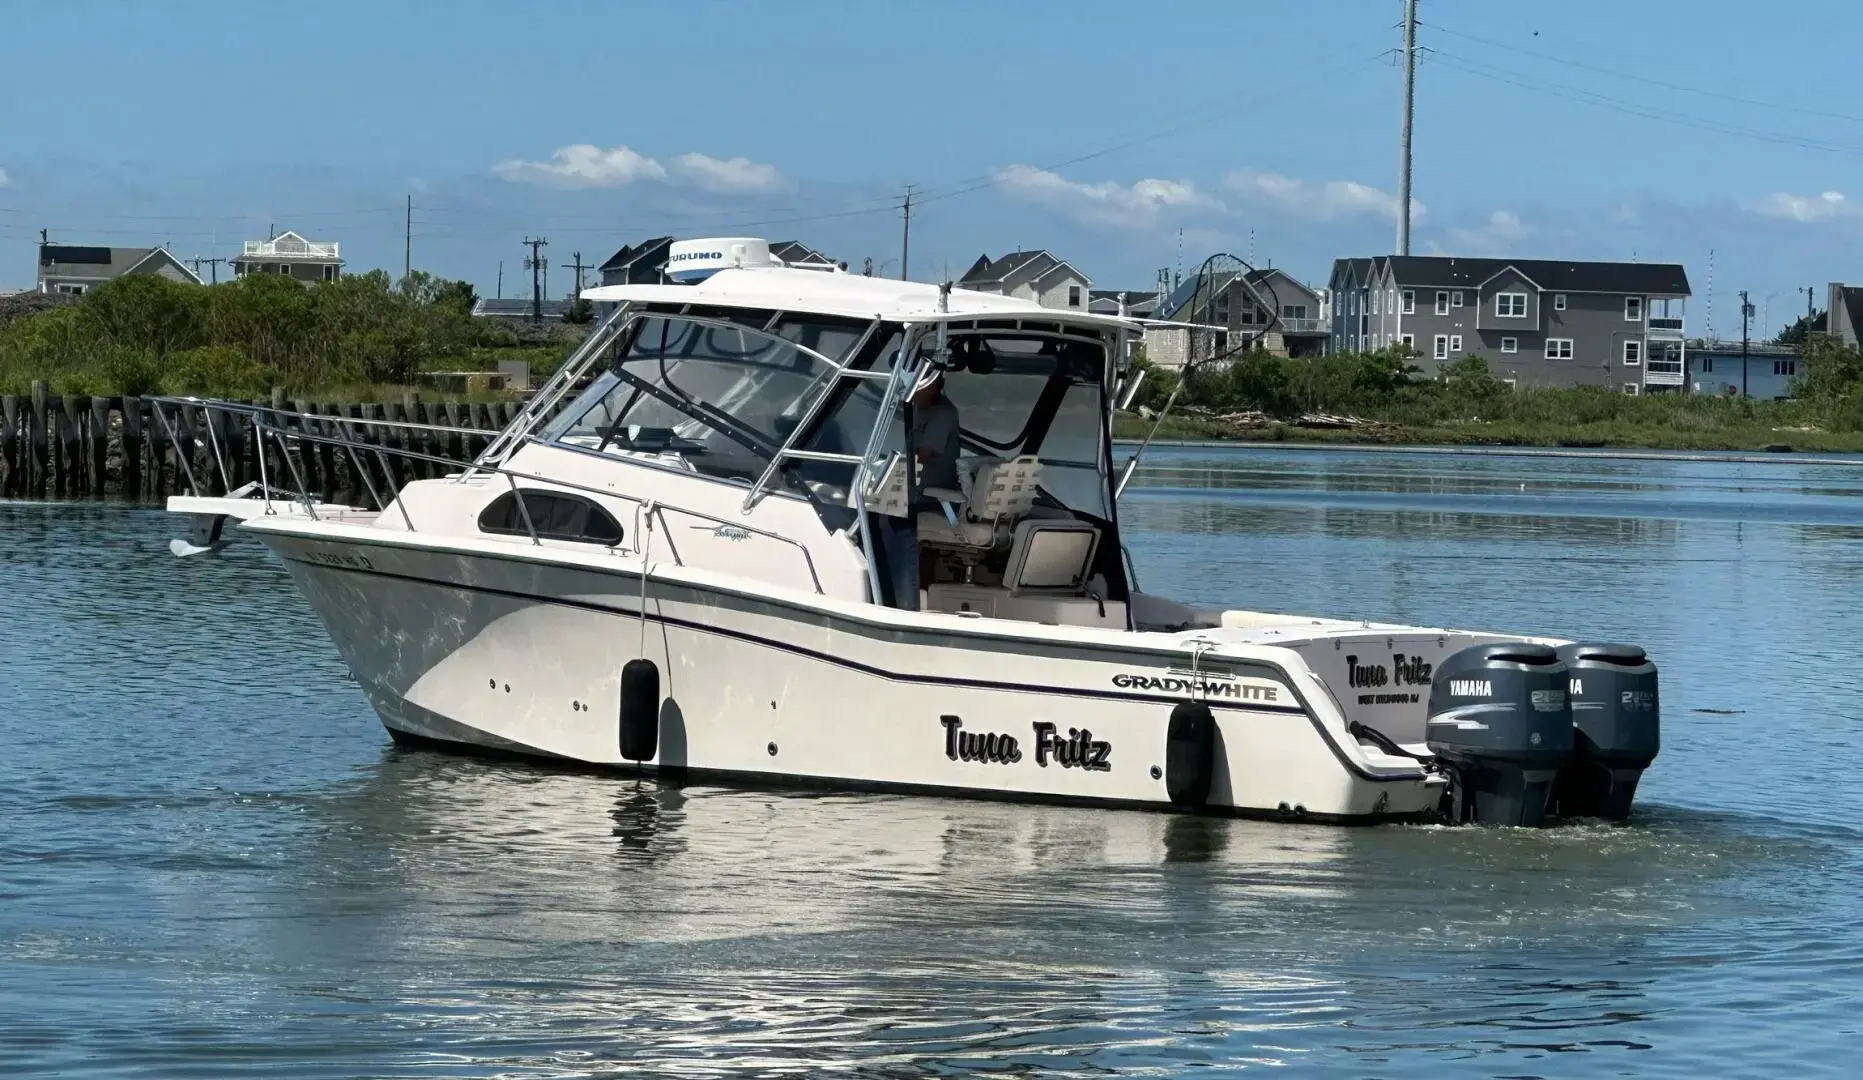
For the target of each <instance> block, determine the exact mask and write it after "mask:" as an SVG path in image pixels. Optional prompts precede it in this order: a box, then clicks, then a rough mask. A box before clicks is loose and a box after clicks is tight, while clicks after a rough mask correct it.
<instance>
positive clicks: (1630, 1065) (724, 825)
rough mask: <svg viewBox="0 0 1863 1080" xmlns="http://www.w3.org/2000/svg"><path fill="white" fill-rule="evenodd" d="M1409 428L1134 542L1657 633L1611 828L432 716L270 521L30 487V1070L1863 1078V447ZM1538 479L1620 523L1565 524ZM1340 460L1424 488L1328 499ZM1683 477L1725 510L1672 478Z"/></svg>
mask: <svg viewBox="0 0 1863 1080" xmlns="http://www.w3.org/2000/svg"><path fill="white" fill-rule="evenodd" d="M1392 457H1393V455H1376V454H1362V455H1361V454H1350V455H1338V456H1333V455H1302V454H1299V453H1293V452H1287V453H1280V454H1275V453H1265V454H1264V453H1254V452H1250V453H1243V452H1233V453H1229V454H1213V453H1211V452H1208V451H1194V452H1193V451H1170V452H1166V453H1164V454H1162V455H1160V458H1159V462H1160V464H1159V465H1158V466H1157V472H1158V476H1162V477H1163V479H1159V478H1158V476H1154V474H1153V472H1152V471H1151V470H1150V469H1149V468H1148V470H1147V471H1145V472H1142V473H1141V474H1140V480H1139V483H1140V484H1145V485H1149V486H1148V487H1145V488H1136V489H1135V490H1134V492H1133V493H1132V497H1131V498H1130V500H1129V501H1128V502H1127V503H1125V504H1124V505H1123V506H1122V519H1123V521H1124V524H1125V526H1126V528H1127V530H1128V533H1129V537H1128V538H1129V540H1130V543H1131V547H1132V550H1133V555H1134V558H1135V561H1136V562H1137V564H1138V567H1139V571H1140V574H1141V576H1142V578H1143V579H1144V581H1145V582H1146V584H1147V586H1148V587H1149V588H1151V589H1153V590H1155V591H1160V592H1165V593H1170V594H1174V595H1180V596H1183V597H1185V598H1187V599H1192V600H1196V601H1198V602H1203V603H1211V604H1222V605H1229V604H1233V605H1243V606H1249V607H1256V608H1265V609H1269V610H1297V611H1311V612H1315V613H1323V614H1339V615H1356V616H1361V617H1367V618H1400V619H1406V620H1416V621H1425V622H1434V623H1438V624H1447V625H1478V626H1492V627H1498V628H1504V629H1524V630H1541V631H1546V632H1551V633H1560V634H1566V635H1572V636H1597V637H1612V638H1625V639H1629V640H1634V641H1639V642H1641V643H1643V644H1645V645H1647V646H1648V647H1650V648H1651V650H1652V651H1653V652H1654V653H1655V655H1656V656H1657V658H1658V660H1659V662H1660V663H1661V664H1662V667H1663V678H1664V687H1663V691H1664V698H1665V702H1666V705H1667V710H1666V711H1667V714H1668V716H1667V723H1666V725H1665V731H1664V747H1663V753H1662V757H1661V758H1659V759H1658V762H1657V764H1656V767H1655V769H1654V770H1652V772H1651V773H1650V774H1649V776H1648V777H1647V778H1646V780H1645V783H1644V788H1645V801H1644V803H1643V805H1642V809H1641V810H1640V812H1639V814H1638V816H1637V819H1636V820H1635V821H1634V822H1633V824H1631V825H1630V826H1628V827H1624V828H1609V827H1603V826H1597V825H1579V826H1572V827H1566V828H1559V829H1552V830H1542V831H1508V830H1479V829H1441V828H1420V827H1419V828H1378V829H1363V830H1342V829H1327V828H1317V827H1302V826H1287V825H1275V824H1262V823H1252V822H1235V821H1226V820H1220V819H1209V818H1198V817H1182V816H1170V815H1161V814H1143V813H1130V812H1086V811H1080V810H1068V809H1055V808H1047V807H1026V806H1008V805H998V804H990V803H979V802H965V801H957V800H941V799H923V798H907V797H888V796H861V795H836V794H797V793H769V792H756V791H742V790H733V789H726V788H719V787H709V786H700V785H689V786H665V785H657V784H645V783H640V782H637V781H633V780H622V779H615V778H610V777H604V776H600V775H588V774H582V773H564V772H559V771H554V770H551V769H547V768H541V767H536V766H532V765H524V764H511V763H500V762H487V761H481V760H473V759H464V758H458V757H451V756H447V755H441V754H436V753H432V752H426V751H410V750H402V749H397V748H395V747H393V746H391V745H389V744H388V743H387V742H386V740H385V739H384V737H383V735H382V733H381V730H380V727H379V725H378V724H377V723H376V721H375V720H374V718H373V717H372V716H371V715H370V714H369V712H368V711H367V708H366V706H365V705H364V703H363V702H362V699H361V695H360V694H359V693H358V691H357V690H356V687H355V686H354V684H353V683H351V682H349V681H348V680H347V679H346V678H345V676H344V672H343V667H342V665H341V663H340V662H339V661H338V660H337V658H336V657H335V655H334V651H333V650H332V649H331V648H330V647H329V646H328V644H327V642H326V641H325V639H324V637H323V634H322V631H321V629H320V627H318V625H317V624H316V621H315V619H314V617H313V616H312V615H311V614H310V613H309V612H308V610H307V608H306V607H305V605H304V604H303V603H302V602H301V601H300V600H299V599H298V598H297V597H296V596H295V595H294V594H293V593H291V592H290V590H289V588H288V586H287V584H286V581H285V576H284V574H283V572H282V571H281V570H280V569H279V568H278V567H277V566H276V564H274V563H273V562H271V561H270V560H269V559H268V558H267V557H266V556H264V555H263V554H262V552H260V551H259V550H258V549H256V548H255V547H253V546H251V545H238V546H235V547H234V548H233V549H230V550H229V551H228V552H227V553H226V555H225V556H223V557H221V558H220V559H218V560H207V561H205V562H203V561H199V560H191V561H187V562H178V561H176V560H174V559H172V558H171V557H169V556H168V555H167V553H166V551H165V550H164V543H165V539H166V536H167V535H168V532H169V529H170V526H169V525H168V524H167V523H166V522H164V521H162V520H161V519H160V517H159V515H154V514H149V513H145V512H140V511H125V510H122V509H119V508H111V507H100V506H74V507H60V506H14V505H3V504H0V575H4V576H5V580H6V581H7V583H8V585H9V586H11V588H10V589H9V590H8V593H7V595H8V597H9V603H10V605H11V609H10V612H9V621H8V622H7V623H5V624H4V625H5V626H6V627H10V628H13V629H14V630H15V631H20V630H21V628H30V629H29V631H26V632H7V631H5V630H0V677H4V678H5V679H6V680H8V682H7V683H6V688H7V691H8V695H9V707H8V708H6V709H0V739H3V740H4V742H5V745H6V746H7V747H8V748H9V755H8V757H7V759H6V761H5V763H4V764H3V765H0V821H4V822H6V824H7V828H6V829H5V830H4V832H0V1075H31V1074H46V1073H54V1072H58V1073H63V1074H68V1075H97V1076H103V1075H111V1076H116V1075H133V1074H155V1075H175V1076H189V1077H192V1076H209V1075H226V1076H250V1075H256V1074H264V1075H268V1076H269V1075H299V1076H355V1075H369V1076H417V1075H418V1076H590V1075H636V1074H660V1075H693V1076H718V1075H769V1074H773V1073H790V1074H795V1075H815V1074H820V1073H824V1072H832V1071H846V1072H851V1073H857V1074H860V1075H885V1076H902V1077H904V1076H951V1075H972V1074H978V1073H1035V1072H1040V1073H1044V1074H1046V1073H1054V1074H1059V1075H1083V1076H1084V1075H1104V1074H1106V1073H1107V1072H1109V1071H1113V1072H1144V1073H1149V1074H1154V1075H1174V1074H1180V1073H1186V1072H1190V1071H1192V1070H1199V1069H1202V1068H1206V1067H1209V1066H1230V1067H1246V1066H1249V1065H1268V1064H1276V1065H1291V1066H1295V1067H1296V1068H1297V1069H1299V1070H1301V1074H1302V1075H1306V1074H1313V1075H1339V1076H1364V1075H1380V1076H1396V1077H1413V1076H1414V1077H1422V1076H1435V1075H1439V1074H1441V1073H1443V1072H1445V1071H1450V1072H1456V1073H1462V1072H1466V1073H1469V1074H1471V1075H1490V1076H1551V1075H1575V1076H1591V1075H1599V1074H1605V1073H1610V1074H1620V1075H1622V1074H1629V1075H1650V1074H1658V1073H1670V1074H1692V1075H1696V1076H1716V1075H1729V1074H1734V1073H1738V1074H1754V1073H1762V1074H1775V1073H1778V1072H1781V1071H1789V1072H1790V1073H1791V1074H1792V1075H1802V1074H1807V1073H1809V1074H1818V1073H1821V1072H1822V1073H1830V1074H1833V1075H1838V1074H1846V1075H1847V1071H1848V1064H1849V1063H1848V1052H1849V1050H1850V1048H1851V1047H1852V1046H1854V1045H1855V1044H1856V1039H1857V1036H1858V1026H1859V1023H1858V1021H1857V1020H1856V1018H1855V1017H1856V1008H1855V998H1856V996H1857V993H1858V990H1859V988H1863V932H1860V931H1859V930H1858V929H1857V924H1858V918H1857V916H1858V915H1859V913H1860V912H1859V909H1858V903H1857V901H1856V899H1855V897H1856V896H1857V895H1858V892H1859V885H1863V874H1860V873H1859V869H1860V868H1859V865H1858V860H1857V857H1856V852H1857V850H1858V847H1859V841H1863V832H1859V827H1858V826H1857V825H1856V824H1855V822H1854V821H1853V814H1852V813H1851V809H1852V808H1853V807H1855V806H1858V805H1863V779H1860V778H1859V775H1860V774H1859V771H1858V770H1855V769H1851V768H1848V767H1847V766H1845V765H1844V764H1843V763H1844V762H1847V761H1849V760H1850V759H1851V758H1852V757H1855V756H1856V755H1857V753H1858V751H1859V750H1860V749H1863V746H1859V737H1858V735H1857V731H1858V722H1859V721H1860V720H1863V716H1859V712H1860V711H1863V710H1859V708H1858V706H1857V705H1856V702H1857V701H1858V700H1859V699H1860V695H1863V677H1859V675H1858V674H1857V665H1856V664H1855V662H1854V657H1855V655H1856V653H1857V651H1858V646H1859V637H1860V635H1859V631H1858V630H1857V628H1856V627H1857V623H1856V619H1855V616H1854V605H1853V603H1852V601H1851V599H1850V597H1851V596H1852V595H1853V593H1852V592H1851V591H1850V588H1849V587H1851V586H1854V584H1855V583H1856V581H1857V577H1858V570H1859V568H1860V567H1863V547H1859V545H1858V544H1857V542H1856V541H1857V540H1858V539H1859V537H1863V515H1857V516H1856V517H1855V519H1854V520H1853V521H1850V522H1849V523H1846V521H1845V519H1844V518H1843V515H1842V514H1841V513H1839V508H1836V507H1832V506H1830V505H1826V504H1825V503H1823V502H1820V500H1823V501H1829V500H1839V501H1842V502H1848V501H1850V500H1854V499H1855V496H1856V494H1857V492H1858V487H1859V485H1858V484H1857V482H1856V481H1857V478H1856V477H1855V476H1854V475H1853V474H1851V473H1850V472H1848V471H1846V470H1841V469H1834V468H1826V467H1819V466H1774V465H1768V466H1732V465H1709V464H1706V463H1671V462H1650V463H1645V462H1613V463H1600V462H1590V461H1584V462H1578V463H1576V464H1574V463H1569V462H1565V461H1550V462H1543V461H1538V460H1533V459H1514V460H1511V461H1505V462H1503V461H1498V460H1496V461H1489V460H1485V459H1457V460H1455V461H1443V460H1434V459H1430V460H1419V459H1404V460H1391V459H1392ZM1322 459H1323V460H1322ZM1193 473H1194V474H1195V475H1197V476H1199V477H1202V478H1203V479H1201V480H1199V481H1198V483H1201V484H1203V485H1204V486H1206V487H1207V488H1209V490H1208V491H1207V492H1206V493H1205V494H1204V495H1201V496H1193V495H1192V494H1190V493H1189V489H1190V488H1192V487H1195V486H1197V484H1193V483H1192V482H1190V481H1189V480H1187V479H1185V477H1186V476H1188V475H1191V474H1193ZM1166 474H1168V475H1166ZM1432 476H1436V477H1438V478H1439V479H1436V480H1433V479H1431V477H1432ZM1522 483H1525V484H1527V485H1528V486H1529V490H1532V488H1533V486H1534V485H1536V484H1544V485H1547V486H1548V490H1553V489H1557V491H1559V492H1564V493H1568V494H1573V495H1582V496H1583V497H1584V498H1588V499H1605V500H1618V501H1619V502H1620V503H1621V506H1622V507H1623V512H1621V513H1615V514H1605V513H1585V514H1578V515H1547V514H1546V513H1545V511H1543V510H1540V509H1535V508H1533V507H1532V506H1529V505H1527V504H1523V503H1521V502H1520V501H1519V500H1518V499H1517V498H1515V497H1512V496H1509V495H1508V485H1510V484H1511V485H1513V488H1514V493H1515V496H1517V495H1518V491H1519V485H1520V484H1522ZM1328 492H1334V493H1343V494H1345V495H1351V494H1353V493H1355V492H1356V493H1358V494H1360V495H1366V496H1370V495H1379V496H1383V495H1393V494H1394V495H1396V496H1397V497H1396V498H1395V500H1394V501H1392V500H1387V501H1386V502H1385V503H1384V504H1381V505H1377V506H1366V505H1337V504H1335V503H1333V502H1331V501H1328V500H1327V499H1321V500H1320V502H1319V503H1318V504H1314V505H1309V504H1308V503H1306V502H1301V501H1297V500H1298V499H1305V498H1307V496H1308V495H1309V494H1313V493H1319V494H1321V495H1325V494H1326V493H1328ZM1678 493H1679V494H1678ZM1410 496H1415V497H1414V498H1410V501H1408V502H1407V501H1406V498H1408V497H1410ZM1443 497H1453V498H1455V499H1459V500H1463V501H1461V502H1457V503H1455V504H1454V505H1453V506H1449V507H1445V506H1443V505H1439V504H1438V503H1436V502H1435V501H1433V500H1436V499H1439V498H1443ZM1484 500H1485V501H1484ZM1690 500H1693V501H1694V502H1695V503H1711V504H1714V508H1712V509H1707V510H1702V509H1700V508H1699V506H1694V507H1692V508H1688V509H1687V512H1680V511H1673V512H1658V513H1643V512H1639V508H1640V507H1646V506H1650V505H1675V504H1677V503H1681V504H1689V503H1690ZM1801 502H1803V503H1817V504H1818V508H1817V509H1816V510H1815V512H1804V511H1805V510H1806V507H1805V506H1803V505H1800V503H1801ZM1749 505H1752V506H1755V507H1757V508H1758V509H1757V510H1756V511H1755V512H1754V513H1753V514H1752V515H1751V516H1750V518H1749V517H1746V516H1743V510H1742V508H1743V507H1746V506H1749ZM1781 1063H1789V1066H1790V1068H1789V1070H1782V1069H1780V1068H1779V1067H1778V1066H1779V1064H1781Z"/></svg>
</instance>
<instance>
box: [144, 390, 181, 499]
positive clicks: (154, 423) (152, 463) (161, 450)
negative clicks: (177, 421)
mask: <svg viewBox="0 0 1863 1080" xmlns="http://www.w3.org/2000/svg"><path fill="white" fill-rule="evenodd" d="M144 407H145V408H147V409H148V410H149V416H148V421H149V423H148V432H149V495H150V497H152V498H156V499H159V498H162V496H163V495H164V494H165V493H166V490H167V477H166V476H165V475H164V473H165V472H166V469H165V466H166V464H167V460H168V451H169V450H170V448H171V443H170V440H169V437H168V430H167V429H166V428H164V427H163V426H162V423H161V421H159V420H157V419H156V418H155V410H157V409H159V408H161V407H162V406H161V405H159V404H157V403H156V402H153V401H151V402H148V403H147V404H146V405H145V406H144ZM180 487H181V484H180V482H179V481H177V482H176V483H175V488H176V489H177V490H179V489H180Z"/></svg>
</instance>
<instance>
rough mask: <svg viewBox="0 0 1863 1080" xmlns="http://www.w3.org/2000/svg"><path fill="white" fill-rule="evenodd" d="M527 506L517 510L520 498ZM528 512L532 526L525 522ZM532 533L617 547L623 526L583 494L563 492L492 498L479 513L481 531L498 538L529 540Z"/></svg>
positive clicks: (522, 490)
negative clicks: (513, 537)
mask: <svg viewBox="0 0 1863 1080" xmlns="http://www.w3.org/2000/svg"><path fill="white" fill-rule="evenodd" d="M519 494H522V495H523V496H524V507H523V510H522V511H520V510H519V508H518V501H517V500H518V495H519ZM525 513H529V515H530V524H529V525H528V526H527V525H526V524H525V523H524V514H525ZM532 530H535V532H536V535H537V536H538V537H539V538H541V539H544V540H570V541H574V542H576V543H581V544H600V545H602V546H603V547H614V546H615V545H616V544H619V543H620V542H621V524H620V522H617V521H616V520H615V519H614V516H613V515H612V514H610V513H609V512H608V511H606V510H604V509H602V508H601V507H599V506H597V505H595V503H594V502H592V501H590V500H589V499H585V498H583V497H582V496H580V495H571V494H568V493H567V492H561V491H537V490H535V489H533V488H519V489H518V490H517V491H507V492H505V493H504V494H503V495H500V496H498V497H497V498H496V499H493V500H492V502H491V505H490V506H487V507H486V508H485V509H484V510H482V511H480V513H479V531H480V532H484V533H493V534H496V535H499V536H522V537H526V538H528V537H529V536H530V535H531V533H532Z"/></svg>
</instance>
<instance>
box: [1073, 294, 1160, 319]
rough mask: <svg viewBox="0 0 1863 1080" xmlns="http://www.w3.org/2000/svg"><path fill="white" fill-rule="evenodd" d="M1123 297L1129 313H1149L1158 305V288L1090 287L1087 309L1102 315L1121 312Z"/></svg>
mask: <svg viewBox="0 0 1863 1080" xmlns="http://www.w3.org/2000/svg"><path fill="white" fill-rule="evenodd" d="M1121 299H1123V300H1124V301H1125V306H1126V314H1128V315H1149V314H1151V311H1152V309H1153V308H1155V307H1157V306H1158V290H1156V289H1088V290H1087V310H1089V311H1096V312H1099V313H1100V314H1102V315H1117V314H1119V301H1120V300H1121Z"/></svg>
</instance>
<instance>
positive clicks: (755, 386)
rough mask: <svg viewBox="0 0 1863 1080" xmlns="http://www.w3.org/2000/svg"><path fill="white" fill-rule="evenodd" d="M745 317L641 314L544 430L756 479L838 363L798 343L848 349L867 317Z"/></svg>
mask: <svg viewBox="0 0 1863 1080" xmlns="http://www.w3.org/2000/svg"><path fill="white" fill-rule="evenodd" d="M744 317H745V319H746V322H745V325H744V326H743V327H737V326H721V325H718V324H717V323H713V322H696V321H693V320H691V319H685V318H680V317H678V316H649V317H646V318H643V319H642V320H641V321H640V323H639V326H638V328H637V330H636V332H635V334H634V337H633V340H632V342H631V343H630V344H629V346H628V348H627V351H626V352H625V353H624V354H623V355H622V356H621V357H620V358H619V359H617V360H616V361H615V362H614V364H613V365H612V366H611V367H610V368H609V370H608V371H607V372H605V373H603V374H602V375H601V376H600V377H599V378H597V379H596V380H595V381H594V382H593V383H591V384H590V385H589V387H588V388H587V389H586V390H584V391H583V392H582V394H581V395H580V396H579V397H578V398H577V399H576V400H575V401H574V402H573V403H571V404H570V405H569V406H568V407H567V408H566V409H564V411H563V412H562V413H561V414H560V415H559V416H558V417H557V418H556V419H555V420H554V421H552V422H551V424H550V425H549V427H547V428H546V429H545V430H544V432H543V438H544V439H546V440H548V441H554V442H559V443H562V444H565V445H569V446H576V447H580V448H582V449H590V450H595V451H597V452H600V453H617V454H624V455H629V456H637V455H642V454H647V455H653V456H655V457H658V458H660V459H662V460H663V461H664V462H666V463H669V464H675V465H678V466H680V467H683V468H687V469H690V470H692V471H694V472H698V473H703V474H705V475H708V476H715V477H719V478H723V479H729V480H741V481H751V480H755V479H756V478H757V477H758V476H759V475H760V474H761V473H762V472H763V470H764V467H765V466H766V465H767V464H768V462H769V460H770V458H771V457H772V456H773V455H774V454H775V452H776V450H777V448H778V447H780V446H781V445H782V444H783V442H784V440H785V439H787V438H788V437H789V435H790V434H791V433H792V432H793V431H794V430H795V428H796V425H797V424H798V423H800V422H801V420H802V418H803V417H804V415H806V413H807V411H808V407H809V405H810V403H811V402H812V401H813V400H814V399H815V397H816V396H817V395H819V394H821V393H823V392H825V391H826V390H827V389H828V388H829V386H830V385H831V382H832V375H833V373H834V369H833V368H831V367H830V366H828V365H826V364H824V363H822V362H821V361H820V360H818V359H816V358H815V357H814V356H812V355H810V354H809V353H806V352H803V351H801V350H800V349H797V348H795V347H794V345H802V346H804V347H806V348H808V349H812V350H814V351H815V352H817V353H820V354H822V355H824V356H829V357H834V358H837V359H844V358H845V357H846V356H847V354H848V353H849V352H850V351H851V350H852V349H853V348H854V347H855V346H856V345H857V343H858V342H859V341H860V340H861V338H862V336H863V335H864V334H865V333H866V331H867V329H868V324H865V323H861V322H857V321H852V320H848V321H840V320H834V319H827V318H822V317H816V316H804V317H785V318H784V319H783V320H781V321H780V322H779V323H778V324H777V325H776V326H774V327H772V328H771V329H770V330H769V331H768V333H760V332H758V330H757V329H753V327H756V328H761V327H762V326H763V325H764V317H762V316H759V314H758V313H755V312H747V313H744ZM772 334H773V335H775V337H771V336H770V335H772ZM778 339H781V340H778ZM790 343H794V344H790ZM869 423H870V421H869ZM861 438H862V439H864V438H865V432H864V431H863V432H862V433H861Z"/></svg>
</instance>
